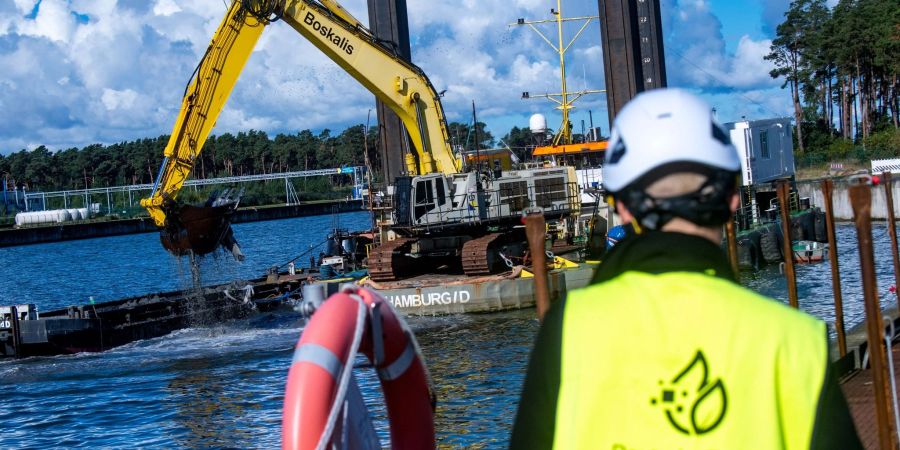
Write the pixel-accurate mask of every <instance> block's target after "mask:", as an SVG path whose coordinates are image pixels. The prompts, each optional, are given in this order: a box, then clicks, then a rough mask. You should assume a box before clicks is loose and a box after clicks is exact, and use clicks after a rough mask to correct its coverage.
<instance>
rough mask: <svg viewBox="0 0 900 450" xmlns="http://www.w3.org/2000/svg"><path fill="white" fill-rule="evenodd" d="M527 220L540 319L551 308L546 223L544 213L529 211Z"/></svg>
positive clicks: (524, 220) (526, 230)
mask: <svg viewBox="0 0 900 450" xmlns="http://www.w3.org/2000/svg"><path fill="white" fill-rule="evenodd" d="M522 221H523V222H525V237H526V238H528V249H529V251H530V252H531V262H532V264H533V266H534V302H535V307H536V308H537V315H538V319H540V320H541V321H543V320H544V314H546V313H547V310H548V309H550V291H549V289H548V286H547V255H546V253H544V251H545V250H544V241H545V238H546V224H545V222H544V214H543V213H541V212H538V213H529V214H526V215H525V217H524V218H523V219H522Z"/></svg>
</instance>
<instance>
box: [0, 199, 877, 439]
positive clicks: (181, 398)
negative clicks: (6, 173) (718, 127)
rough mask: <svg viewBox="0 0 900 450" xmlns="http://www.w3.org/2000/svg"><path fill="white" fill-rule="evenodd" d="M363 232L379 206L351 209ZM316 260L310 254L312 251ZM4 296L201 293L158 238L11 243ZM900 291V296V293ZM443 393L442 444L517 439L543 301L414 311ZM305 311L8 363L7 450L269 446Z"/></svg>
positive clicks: (824, 291) (316, 229)
mask: <svg viewBox="0 0 900 450" xmlns="http://www.w3.org/2000/svg"><path fill="white" fill-rule="evenodd" d="M339 217H340V220H341V226H343V227H346V228H350V229H351V230H352V229H362V228H365V227H366V226H367V224H368V216H367V215H366V214H365V213H353V214H343V215H341V216H339ZM332 221H333V218H332V217H329V216H322V217H309V218H298V219H288V220H280V221H271V222H257V223H248V224H239V225H236V226H235V232H236V234H237V236H238V239H239V240H240V241H241V243H242V245H243V248H244V251H245V253H246V254H247V260H246V261H245V262H244V263H242V264H237V263H234V262H233V261H231V260H230V259H228V258H225V257H220V258H218V259H210V260H206V261H204V262H203V264H204V266H203V274H204V279H203V281H204V283H208V284H212V283H217V282H223V281H228V280H232V279H235V278H244V279H246V278H253V277H256V276H260V275H262V274H263V273H265V270H266V269H267V268H268V267H270V266H272V265H275V264H282V263H284V262H285V261H287V260H289V259H291V258H293V257H295V256H297V255H298V254H300V253H302V252H303V251H305V250H307V249H308V248H309V246H310V245H315V244H318V243H320V242H321V241H322V240H323V239H324V235H325V234H326V233H327V232H328V230H329V229H330V228H331V227H332ZM838 236H839V255H840V259H841V265H842V269H843V281H844V303H845V312H846V321H847V323H848V326H851V325H853V324H855V323H858V322H859V321H860V320H861V319H862V317H863V313H862V301H861V296H860V295H859V292H860V283H859V272H858V263H857V257H856V255H857V250H856V248H855V246H854V245H855V233H854V232H853V229H852V227H851V226H849V225H841V226H839V228H838ZM875 242H876V254H877V255H878V260H877V265H878V279H879V286H880V291H881V292H886V291H887V288H888V287H889V286H890V285H892V284H893V269H892V266H891V253H890V247H889V244H888V241H887V234H886V232H885V227H884V226H883V225H881V226H876V228H875ZM300 261H304V259H301V260H300ZM0 267H2V269H0V270H2V272H0V304H9V303H24V302H33V303H36V304H37V305H38V306H39V308H40V309H42V310H48V309H52V308H56V307H61V306H65V305H68V304H78V303H83V302H85V301H86V300H87V298H88V297H89V296H94V297H95V298H96V299H97V300H98V301H101V300H107V299H115V298H119V297H124V296H130V295H138V294H144V293H148V292H157V291H167V290H172V289H178V288H182V287H187V285H188V284H189V283H190V281H189V280H190V276H189V275H188V274H189V270H188V267H187V264H186V263H184V262H181V261H179V260H178V259H176V258H173V257H171V256H169V255H168V254H167V253H165V252H164V251H163V250H162V249H161V248H160V245H159V242H158V238H157V236H156V235H155V234H144V235H131V236H122V237H113V238H104V239H93V240H84V241H73V242H63V243H54V244H44V245H36V246H26V247H14V248H5V249H0ZM797 272H798V277H799V292H800V304H801V307H802V308H803V309H804V310H806V311H809V312H811V313H813V314H815V315H818V316H819V317H822V318H824V319H825V320H826V321H829V322H831V321H833V306H832V305H831V301H832V295H831V281H830V280H831V278H830V277H831V274H830V268H829V266H828V264H827V263H823V264H816V265H808V266H799V267H798V270H797ZM744 281H745V283H746V284H747V285H749V286H751V287H753V288H754V289H757V290H759V291H761V292H763V293H765V294H767V295H771V296H774V297H776V298H778V299H780V300H782V301H785V302H786V297H787V294H786V285H785V283H784V280H783V278H782V277H780V276H779V275H778V270H777V268H774V267H773V268H769V269H766V270H765V271H763V272H760V273H757V274H749V273H744ZM891 301H893V300H891ZM410 325H411V326H412V327H413V329H414V330H415V331H416V334H417V336H418V339H419V342H420V344H421V346H422V350H423V352H424V353H425V358H426V360H427V363H428V365H429V368H430V371H431V374H432V376H433V378H434V382H435V385H436V388H437V394H438V409H437V414H436V428H437V431H438V440H439V443H440V445H441V446H448V447H488V448H491V447H503V446H504V445H505V443H506V440H507V437H508V435H509V431H510V427H511V424H512V420H513V417H514V414H515V409H516V405H517V398H518V394H519V390H520V389H521V383H522V378H523V374H524V368H525V365H526V363H527V358H528V352H529V350H530V345H531V342H532V340H533V338H534V333H535V332H536V331H537V322H536V321H535V320H534V312H533V310H524V311H515V312H507V313H499V314H481V315H468V316H453V317H436V318H410ZM300 326H301V323H300V320H299V318H298V317H297V316H295V315H292V314H275V315H272V314H268V315H260V316H257V317H254V318H252V319H250V320H244V321H239V322H232V323H227V324H219V325H216V326H210V327H202V328H191V329H186V330H182V331H178V332H176V333H173V334H171V335H168V336H165V337H162V338H157V339H151V340H147V341H142V342H136V343H133V344H130V345H127V346H124V347H120V348H117V349H113V350H111V351H108V352H105V353H101V354H81V355H74V356H58V357H47V358H28V359H25V360H20V361H2V362H0V389H2V392H3V394H0V448H4V449H5V448H25V447H33V448H43V447H91V448H99V447H119V448H121V447H146V448H210V447H213V448H222V447H232V448H269V447H277V446H278V445H280V421H281V404H282V399H283V390H284V380H285V376H286V374H287V370H288V367H289V364H290V359H291V352H292V347H293V345H294V344H295V342H296V340H297V338H298V336H299V333H300ZM359 376H360V381H361V384H362V390H363V395H364V397H365V398H366V400H367V402H369V403H371V404H372V405H373V408H374V410H375V415H376V417H378V418H379V419H378V421H377V422H376V427H377V428H378V430H379V434H380V435H381V436H382V438H385V437H386V429H385V423H384V420H383V416H384V410H383V405H382V404H381V403H380V402H379V400H378V395H379V390H378V388H377V381H376V380H375V379H374V378H373V377H372V375H371V374H370V373H369V371H360V374H359Z"/></svg>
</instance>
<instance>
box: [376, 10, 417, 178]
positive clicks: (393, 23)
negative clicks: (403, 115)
mask: <svg viewBox="0 0 900 450" xmlns="http://www.w3.org/2000/svg"><path fill="white" fill-rule="evenodd" d="M368 4H369V30H371V31H372V33H373V34H374V35H375V37H376V38H378V40H379V42H381V43H382V44H383V45H384V46H385V47H388V48H390V49H391V50H393V52H394V53H395V54H396V55H397V57H399V58H401V59H403V60H404V61H406V62H409V63H411V62H412V52H411V51H410V46H409V20H408V19H407V15H406V0H368ZM375 111H376V113H377V115H378V145H379V148H380V149H381V170H382V174H383V176H382V179H383V180H384V181H385V182H386V183H390V181H391V180H394V179H395V178H397V177H398V176H400V175H406V174H407V170H406V167H405V163H404V159H403V158H404V155H405V154H407V153H409V148H410V143H409V135H408V134H407V133H406V128H405V127H404V126H403V121H402V120H401V119H400V117H398V116H397V114H396V113H395V112H394V111H391V108H390V106H388V105H387V104H386V103H384V102H382V101H381V100H379V99H378V98H377V97H376V98H375Z"/></svg>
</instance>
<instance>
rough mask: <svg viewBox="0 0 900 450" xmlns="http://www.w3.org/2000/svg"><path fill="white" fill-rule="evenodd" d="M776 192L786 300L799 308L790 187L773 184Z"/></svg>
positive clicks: (779, 182)
mask: <svg viewBox="0 0 900 450" xmlns="http://www.w3.org/2000/svg"><path fill="white" fill-rule="evenodd" d="M775 189H776V191H777V192H778V206H779V207H781V234H782V235H783V236H784V239H782V243H781V254H782V255H784V276H785V278H787V286H788V300H789V301H790V302H791V307H792V308H800V302H799V300H798V299H797V274H796V273H794V245H793V241H792V240H791V204H790V200H789V198H788V196H789V194H790V190H791V186H790V185H789V184H788V182H787V181H785V180H779V181H778V182H777V183H776V184H775Z"/></svg>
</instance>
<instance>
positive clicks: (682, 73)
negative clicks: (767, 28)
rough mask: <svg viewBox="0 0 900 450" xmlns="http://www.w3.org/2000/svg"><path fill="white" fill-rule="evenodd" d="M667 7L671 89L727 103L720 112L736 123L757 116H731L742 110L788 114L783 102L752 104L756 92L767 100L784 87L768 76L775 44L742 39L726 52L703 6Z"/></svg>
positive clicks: (718, 30) (689, 3) (674, 3)
mask: <svg viewBox="0 0 900 450" xmlns="http://www.w3.org/2000/svg"><path fill="white" fill-rule="evenodd" d="M666 5H667V6H666V8H668V12H669V17H670V20H669V21H668V22H667V23H668V29H666V28H664V31H665V34H666V48H665V52H666V67H667V76H668V81H669V85H670V86H678V87H684V88H688V89H693V90H696V91H699V92H701V93H702V94H704V96H706V97H707V98H708V99H709V100H713V99H715V100H716V101H717V102H719V103H727V104H728V105H729V106H726V107H724V108H720V110H719V111H720V117H722V118H723V120H735V119H737V118H739V117H740V116H743V115H746V116H748V117H754V116H752V115H750V114H747V113H741V114H739V115H738V116H737V117H731V116H729V114H732V113H734V114H737V113H738V112H740V111H738V110H741V109H743V108H747V109H749V110H752V111H758V112H760V114H758V115H756V116H755V117H768V116H772V115H782V114H784V112H785V111H786V110H784V109H782V108H781V103H780V102H779V103H769V106H759V105H756V104H754V103H753V102H751V101H750V98H751V93H753V92H768V93H769V95H774V93H775V92H778V89H774V90H773V89H772V88H777V87H778V86H780V82H779V81H778V80H775V79H772V78H771V76H769V71H771V70H772V68H773V66H772V64H771V62H769V61H766V60H765V59H764V56H765V55H767V54H768V53H769V47H770V45H771V43H772V41H771V40H769V39H760V40H754V39H753V38H751V37H750V36H747V35H744V36H742V37H741V38H740V40H739V41H738V44H737V46H736V48H735V51H734V53H733V54H731V53H729V52H728V51H727V50H726V45H725V38H724V37H723V34H722V23H721V22H720V21H719V19H718V18H717V17H716V16H715V15H714V14H713V13H712V11H711V10H710V9H709V7H708V5H707V4H706V3H705V2H703V1H694V0H689V1H681V2H679V1H676V0H668V1H667V2H666ZM666 11H667V10H666V9H664V10H663V13H664V14H665V13H666ZM753 95H755V94H753ZM781 95H783V93H781ZM725 99H727V100H728V101H727V102H725V101H724V100H725ZM730 105H736V106H735V107H733V108H732V107H731V106H730ZM762 112H764V113H762Z"/></svg>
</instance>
